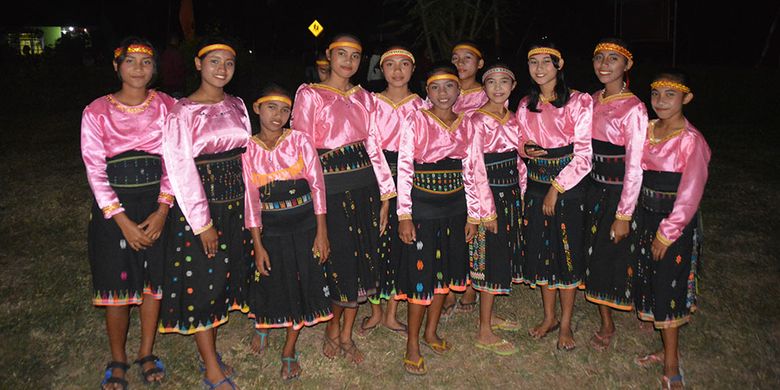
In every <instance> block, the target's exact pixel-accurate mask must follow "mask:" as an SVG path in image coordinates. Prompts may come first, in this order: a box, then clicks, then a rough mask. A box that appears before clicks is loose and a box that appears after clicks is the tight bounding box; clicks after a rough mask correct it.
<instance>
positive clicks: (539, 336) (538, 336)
mask: <svg viewBox="0 0 780 390" xmlns="http://www.w3.org/2000/svg"><path fill="white" fill-rule="evenodd" d="M560 327H561V322H560V321H558V322H556V323H555V325H553V326H551V327H549V328H548V329H547V330H546V331H545V332H544V333H542V334H534V330H533V328H531V329H528V335H529V336H531V338H533V339H534V340H541V339H543V338H545V337H546V336H547V334H548V333H550V332H555V331H556V330H558V328H560Z"/></svg>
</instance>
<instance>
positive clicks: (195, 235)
mask: <svg viewBox="0 0 780 390" xmlns="http://www.w3.org/2000/svg"><path fill="white" fill-rule="evenodd" d="M197 49H198V51H197V57H196V58H195V68H196V69H197V70H198V71H199V72H200V77H201V83H200V87H199V88H198V89H197V90H196V91H195V92H194V93H193V94H192V95H190V96H188V97H186V98H183V99H181V100H179V102H178V103H176V106H175V107H174V108H173V110H172V111H171V114H170V115H169V116H168V119H167V120H166V121H165V127H164V128H163V156H164V157H165V164H166V165H165V166H166V168H167V169H168V172H169V175H170V179H171V185H172V186H173V191H174V193H175V194H176V206H175V207H174V209H173V215H172V220H171V222H172V223H171V226H170V229H169V231H168V234H169V237H171V240H170V242H169V244H168V249H169V252H168V253H169V255H168V258H167V259H166V268H165V283H164V285H163V291H164V296H163V303H162V310H161V313H162V314H161V318H160V332H162V333H172V332H173V333H180V334H185V335H191V334H194V336H195V342H196V344H197V346H198V352H199V353H200V356H201V357H202V358H203V362H204V365H205V378H203V383H204V384H206V386H207V387H209V388H211V389H217V388H220V389H223V388H235V384H234V383H233V381H232V380H231V379H230V377H229V375H230V374H231V373H232V368H231V367H229V366H228V365H226V364H225V363H223V362H222V359H221V356H220V355H218V354H217V346H216V340H217V331H216V328H217V327H218V326H220V325H222V324H224V323H225V322H227V321H228V310H241V311H243V312H246V311H248V308H247V307H246V304H245V298H244V294H245V289H246V287H245V285H246V282H247V280H246V274H247V271H248V269H249V261H251V260H250V259H249V256H248V255H249V247H248V244H247V243H248V241H249V237H248V236H249V235H248V233H247V231H246V230H245V229H244V223H243V221H242V220H243V218H244V216H243V213H244V182H243V180H242V173H241V153H243V152H244V150H245V148H246V145H247V142H248V140H249V136H250V134H251V125H250V124H249V117H248V115H247V111H246V107H245V106H244V102H243V101H242V100H241V99H240V98H238V97H235V96H231V95H228V94H226V93H225V91H224V87H225V85H227V83H229V82H230V79H231V78H232V77H233V74H234V72H235V66H236V51H235V49H233V47H232V46H231V45H230V44H229V43H228V42H226V41H225V40H224V39H220V38H210V39H206V40H205V41H204V42H203V43H201V44H200V45H199V47H198V48H197Z"/></svg>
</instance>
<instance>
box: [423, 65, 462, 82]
mask: <svg viewBox="0 0 780 390" xmlns="http://www.w3.org/2000/svg"><path fill="white" fill-rule="evenodd" d="M439 73H447V74H451V75H454V76H455V77H458V70H457V69H455V67H454V66H453V65H452V64H451V63H449V62H438V63H436V64H434V65H433V67H431V69H429V70H428V72H427V73H425V79H426V80H427V79H428V78H430V77H431V76H433V75H435V74H439Z"/></svg>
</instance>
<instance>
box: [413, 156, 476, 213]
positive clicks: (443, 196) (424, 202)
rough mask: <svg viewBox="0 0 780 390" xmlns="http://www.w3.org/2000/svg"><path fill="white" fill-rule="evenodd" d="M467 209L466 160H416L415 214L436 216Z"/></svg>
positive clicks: (462, 211) (414, 179) (414, 182)
mask: <svg viewBox="0 0 780 390" xmlns="http://www.w3.org/2000/svg"><path fill="white" fill-rule="evenodd" d="M465 212H466V193H465V191H464V190H463V163H462V161H461V160H459V159H451V158H445V159H443V160H440V161H437V162H435V163H422V164H419V163H415V164H414V178H413V186H412V214H413V215H414V217H415V218H418V219H420V218H422V219H435V218H442V217H448V216H453V215H458V214H464V213H465Z"/></svg>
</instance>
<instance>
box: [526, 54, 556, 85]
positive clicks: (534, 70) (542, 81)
mask: <svg viewBox="0 0 780 390" xmlns="http://www.w3.org/2000/svg"><path fill="white" fill-rule="evenodd" d="M558 65H559V66H560V68H563V60H560V61H559V62H558ZM560 68H556V67H555V65H554V64H553V59H552V57H551V56H550V55H549V54H535V55H533V56H531V58H529V59H528V73H529V74H530V75H531V79H533V80H534V82H535V83H537V84H539V85H546V84H549V83H553V84H555V77H556V76H557V75H558V70H559V69H560Z"/></svg>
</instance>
